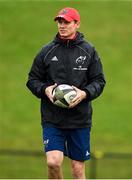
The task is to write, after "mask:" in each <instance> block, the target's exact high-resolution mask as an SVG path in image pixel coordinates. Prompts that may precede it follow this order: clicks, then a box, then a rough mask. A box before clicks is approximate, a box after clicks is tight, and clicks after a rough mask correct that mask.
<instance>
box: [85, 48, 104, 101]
mask: <svg viewBox="0 0 132 180" xmlns="http://www.w3.org/2000/svg"><path fill="white" fill-rule="evenodd" d="M88 82H89V83H88V85H87V86H86V87H85V88H84V91H85V92H86V94H87V98H88V100H89V101H91V100H93V99H95V98H97V97H98V96H99V95H100V94H101V93H102V92H103V89H104V86H105V84H106V81H105V77H104V73H103V67H102V63H101V60H100V58H99V56H98V53H97V51H96V50H95V49H94V51H93V54H92V57H91V63H90V66H89V68H88Z"/></svg>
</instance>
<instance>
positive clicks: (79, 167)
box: [71, 160, 86, 179]
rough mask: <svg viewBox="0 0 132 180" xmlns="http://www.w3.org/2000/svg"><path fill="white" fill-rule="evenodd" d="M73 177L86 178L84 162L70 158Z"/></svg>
mask: <svg viewBox="0 0 132 180" xmlns="http://www.w3.org/2000/svg"><path fill="white" fill-rule="evenodd" d="M71 167H72V176H73V179H86V177H85V163H84V162H83V161H75V160H71Z"/></svg>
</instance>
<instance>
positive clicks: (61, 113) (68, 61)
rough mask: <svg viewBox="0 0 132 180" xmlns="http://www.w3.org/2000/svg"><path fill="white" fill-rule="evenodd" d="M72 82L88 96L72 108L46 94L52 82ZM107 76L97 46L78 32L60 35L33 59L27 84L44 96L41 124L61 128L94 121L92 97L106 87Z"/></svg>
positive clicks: (83, 124)
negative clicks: (69, 36) (71, 36)
mask: <svg viewBox="0 0 132 180" xmlns="http://www.w3.org/2000/svg"><path fill="white" fill-rule="evenodd" d="M54 83H57V84H69V85H74V86H76V87H78V88H79V89H81V90H84V91H85V92H86V94H87V98H86V99H85V100H83V101H82V102H81V103H80V104H78V105H77V106H76V107H74V108H72V109H63V108H60V107H57V106H55V105H54V104H52V102H50V100H49V99H48V97H47V96H46V95H45V93H44V92H45V88H46V87H48V86H49V85H53V84H54ZM104 86H105V79H104V74H103V70H102V64H101V61H100V58H99V56H98V54H97V52H96V50H95V48H94V47H93V46H92V45H91V44H89V43H88V42H86V41H85V40H84V39H83V35H82V34H81V33H79V32H78V34H77V37H76V38H75V39H74V40H67V41H63V40H61V39H60V38H59V37H58V35H57V36H56V37H55V39H54V40H53V41H52V42H51V43H49V44H48V45H46V46H44V47H43V48H42V49H41V51H40V52H39V53H38V55H37V56H36V58H35V59H34V62H33V65H32V67H31V70H30V72H29V79H28V82H27V87H28V88H29V89H30V90H31V91H32V93H33V94H34V95H36V96H37V97H38V98H41V117H42V125H53V126H56V127H59V128H82V127H90V126H91V124H92V107H91V100H93V99H95V98H97V97H98V96H99V95H100V94H101V93H102V91H103V88H104Z"/></svg>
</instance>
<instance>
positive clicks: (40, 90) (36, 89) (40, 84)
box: [26, 52, 49, 98]
mask: <svg viewBox="0 0 132 180" xmlns="http://www.w3.org/2000/svg"><path fill="white" fill-rule="evenodd" d="M26 86H27V87H28V88H29V89H30V91H31V92H32V93H33V94H34V95H35V96H37V97H38V98H42V97H43V96H44V95H45V94H44V91H45V89H46V87H48V86H49V84H48V83H46V71H45V65H44V62H43V55H42V52H40V53H39V54H38V55H37V56H36V57H35V59H34V61H33V64H32V67H31V70H30V72H29V76H28V81H27V83H26Z"/></svg>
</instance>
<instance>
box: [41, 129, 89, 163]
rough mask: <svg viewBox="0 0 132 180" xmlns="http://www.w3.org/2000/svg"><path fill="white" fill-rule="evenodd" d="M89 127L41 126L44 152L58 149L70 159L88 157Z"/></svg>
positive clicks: (84, 158)
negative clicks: (62, 127) (61, 127)
mask: <svg viewBox="0 0 132 180" xmlns="http://www.w3.org/2000/svg"><path fill="white" fill-rule="evenodd" d="M90 129H91V128H79V129H60V128H55V127H43V142H44V147H45V152H48V151H53V150H59V151H62V152H64V155H65V156H68V157H69V158H70V159H72V160H77V161H85V160H88V159H90Z"/></svg>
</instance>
